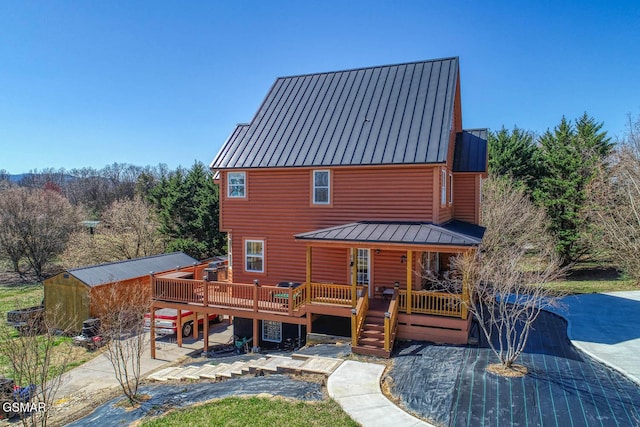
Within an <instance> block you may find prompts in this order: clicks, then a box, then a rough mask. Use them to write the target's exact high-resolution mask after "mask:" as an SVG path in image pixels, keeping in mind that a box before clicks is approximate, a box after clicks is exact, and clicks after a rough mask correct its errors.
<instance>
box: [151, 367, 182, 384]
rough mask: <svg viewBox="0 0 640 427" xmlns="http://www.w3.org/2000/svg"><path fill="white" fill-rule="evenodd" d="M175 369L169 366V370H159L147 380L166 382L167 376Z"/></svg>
mask: <svg viewBox="0 0 640 427" xmlns="http://www.w3.org/2000/svg"><path fill="white" fill-rule="evenodd" d="M175 369H176V368H175V367H174V366H171V367H169V368H164V369H161V370H159V371H158V372H155V373H153V374H151V375H149V379H150V380H154V381H167V375H168V374H169V373H171V372H173V371H175Z"/></svg>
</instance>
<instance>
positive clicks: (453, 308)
mask: <svg viewBox="0 0 640 427" xmlns="http://www.w3.org/2000/svg"><path fill="white" fill-rule="evenodd" d="M460 298H461V295H456V294H450V293H447V292H431V291H413V292H411V306H410V307H411V313H419V314H432V315H436V316H451V317H462V303H461V301H460ZM398 303H399V309H400V311H402V312H407V291H406V290H401V291H400V293H399V298H398Z"/></svg>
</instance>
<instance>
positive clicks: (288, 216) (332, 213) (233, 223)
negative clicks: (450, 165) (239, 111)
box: [220, 167, 434, 283]
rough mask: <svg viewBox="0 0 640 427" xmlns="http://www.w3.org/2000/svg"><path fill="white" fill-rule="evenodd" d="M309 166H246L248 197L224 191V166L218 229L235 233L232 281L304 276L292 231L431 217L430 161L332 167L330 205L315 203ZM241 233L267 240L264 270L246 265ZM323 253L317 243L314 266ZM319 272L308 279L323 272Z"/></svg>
mask: <svg viewBox="0 0 640 427" xmlns="http://www.w3.org/2000/svg"><path fill="white" fill-rule="evenodd" d="M311 171H312V169H308V168H300V169H298V168H295V169H294V168H290V169H277V170H275V169H268V170H267V169H265V170H248V171H246V173H247V189H246V191H247V197H246V199H228V198H227V197H226V173H222V174H221V189H220V193H221V195H222V205H221V214H220V215H221V219H220V221H221V229H222V230H223V231H229V232H231V233H232V245H233V278H234V281H235V282H238V283H251V282H252V281H253V280H254V279H259V280H260V282H262V283H277V282H279V281H281V280H296V281H303V280H305V272H306V266H305V243H304V242H300V241H296V240H295V239H294V238H293V236H294V235H295V234H298V233H302V232H305V231H311V230H316V229H319V228H325V227H331V226H336V225H341V224H345V223H349V222H354V221H361V220H398V221H400V220H407V221H431V220H432V212H433V210H432V208H433V194H434V190H433V171H432V167H416V168H407V167H403V168H362V167H359V168H349V169H347V168H345V169H332V170H331V200H332V205H331V206H322V205H312V203H311V185H312V184H311ZM244 239H264V240H265V244H266V257H265V258H266V259H265V262H266V272H265V273H264V274H260V273H246V272H245V271H244V265H243V263H244ZM343 253H344V252H343ZM322 256H323V255H322V252H321V251H320V250H318V249H314V253H313V258H314V267H317V265H318V264H317V262H320V259H321V257H322ZM340 257H341V255H335V254H334V255H332V257H331V259H333V261H332V262H337V264H335V263H334V264H332V267H331V268H333V269H337V271H335V272H334V273H333V274H335V275H336V276H335V278H338V276H341V275H343V274H345V273H344V272H343V271H342V267H339V266H340V261H338V259H339V258H340ZM329 265H331V264H329ZM326 273H329V272H326ZM317 274H318V273H317V272H314V276H313V279H314V280H319V279H322V277H317V276H316V275H317ZM347 274H348V273H347ZM331 277H333V276H331ZM346 277H347V278H348V275H347V276H346ZM323 281H331V280H329V279H326V280H323Z"/></svg>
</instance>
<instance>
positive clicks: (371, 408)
mask: <svg viewBox="0 0 640 427" xmlns="http://www.w3.org/2000/svg"><path fill="white" fill-rule="evenodd" d="M384 368H385V367H384V365H378V364H376V363H363V362H356V361H353V360H347V361H346V362H343V363H342V365H340V366H339V367H338V369H336V370H335V371H334V372H333V374H331V376H330V377H329V380H328V381H327V389H328V391H329V396H331V398H333V399H334V400H335V401H336V402H338V403H339V404H340V406H342V409H344V411H345V412H346V413H347V414H349V416H350V417H351V418H353V419H354V420H355V421H356V422H358V423H360V424H362V425H363V426H365V427H376V426H381V427H385V426H389V425H393V426H394V427H406V426H431V424H428V423H426V422H424V421H422V420H420V419H418V418H416V417H414V416H412V415H409V414H408V413H406V412H404V411H403V410H402V409H400V408H398V407H397V406H396V405H395V404H393V403H392V402H391V401H389V399H387V398H386V397H385V396H384V395H383V394H382V391H381V390H380V380H381V378H382V373H383V372H384Z"/></svg>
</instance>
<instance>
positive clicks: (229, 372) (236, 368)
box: [216, 361, 244, 378]
mask: <svg viewBox="0 0 640 427" xmlns="http://www.w3.org/2000/svg"><path fill="white" fill-rule="evenodd" d="M243 366H244V362H240V361H236V362H233V363H232V364H231V365H229V367H228V368H227V369H225V370H223V371H220V372H218V373H217V374H216V375H219V376H221V377H226V378H231V377H237V376H240V375H242V367H243Z"/></svg>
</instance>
